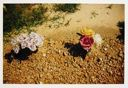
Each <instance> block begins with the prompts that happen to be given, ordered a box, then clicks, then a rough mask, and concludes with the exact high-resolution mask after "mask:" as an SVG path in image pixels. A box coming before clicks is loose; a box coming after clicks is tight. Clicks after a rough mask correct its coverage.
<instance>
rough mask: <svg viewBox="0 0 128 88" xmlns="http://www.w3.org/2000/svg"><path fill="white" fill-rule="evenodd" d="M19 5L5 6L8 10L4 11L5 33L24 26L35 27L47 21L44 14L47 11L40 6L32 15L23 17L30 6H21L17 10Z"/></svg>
mask: <svg viewBox="0 0 128 88" xmlns="http://www.w3.org/2000/svg"><path fill="white" fill-rule="evenodd" d="M16 6H17V4H5V7H6V9H7V10H4V12H3V13H4V14H3V16H4V19H3V21H4V22H3V23H4V24H3V26H4V32H6V31H11V29H13V28H15V29H20V28H22V27H23V26H27V27H30V26H33V25H37V24H40V23H42V22H43V21H45V19H46V18H45V17H44V13H45V12H46V10H47V9H45V8H43V7H42V6H39V7H38V8H35V9H33V10H32V12H31V14H29V15H23V14H24V10H25V8H27V9H28V7H29V4H25V5H24V4H20V5H19V7H20V8H18V9H17V7H16Z"/></svg>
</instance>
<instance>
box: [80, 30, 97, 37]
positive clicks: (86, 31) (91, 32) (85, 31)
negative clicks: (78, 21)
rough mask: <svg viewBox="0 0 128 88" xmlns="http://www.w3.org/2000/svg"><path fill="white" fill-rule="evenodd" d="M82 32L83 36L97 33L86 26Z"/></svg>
mask: <svg viewBox="0 0 128 88" xmlns="http://www.w3.org/2000/svg"><path fill="white" fill-rule="evenodd" d="M81 34H82V35H83V36H84V35H86V36H89V37H92V36H93V35H94V34H95V32H94V31H93V30H92V29H90V28H84V29H82V30H81Z"/></svg>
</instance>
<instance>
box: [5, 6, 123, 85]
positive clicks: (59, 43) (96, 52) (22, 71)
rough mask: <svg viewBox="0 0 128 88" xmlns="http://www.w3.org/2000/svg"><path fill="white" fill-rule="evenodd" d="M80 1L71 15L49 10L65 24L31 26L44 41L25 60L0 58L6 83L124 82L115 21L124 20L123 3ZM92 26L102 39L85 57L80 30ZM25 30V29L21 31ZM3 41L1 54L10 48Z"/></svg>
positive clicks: (121, 45)
mask: <svg viewBox="0 0 128 88" xmlns="http://www.w3.org/2000/svg"><path fill="white" fill-rule="evenodd" d="M108 6H109V5H107V4H106V5H95V4H94V5H91V4H81V5H80V7H79V10H78V11H76V12H75V13H71V14H59V13H55V12H48V13H47V14H46V15H49V17H52V16H55V15H60V16H62V15H63V16H64V20H62V19H59V20H58V22H60V23H65V24H62V25H60V26H59V27H56V24H57V22H50V21H49V22H46V23H43V24H42V25H38V26H36V27H32V29H34V30H35V31H36V32H37V33H38V34H40V35H42V36H44V38H45V40H44V44H43V46H42V47H39V49H38V51H37V52H36V53H32V55H30V56H29V58H28V59H27V60H22V61H21V62H19V61H18V60H17V59H14V60H13V61H12V63H8V62H7V59H5V57H4V58H3V83H5V84H10V83H11V84H28V83H30V84H47V83H48V84H60V83H64V84H76V83H77V84H93V83H94V84H95V83H96V84H120V83H121V84H122V83H124V44H123V43H122V42H121V41H120V40H119V39H118V38H117V36H118V35H120V31H119V27H118V26H117V23H118V22H119V21H124V5H112V7H111V8H107V7H108ZM84 27H89V28H92V29H93V30H94V31H95V32H96V33H99V34H100V35H101V36H102V38H103V41H104V42H103V44H102V46H101V47H98V48H93V49H92V50H91V52H90V53H89V55H87V56H86V57H85V58H84V57H83V56H84V54H85V53H84V51H83V50H82V49H81V47H80V46H79V39H80V36H79V35H78V34H77V33H80V30H81V29H82V28H84ZM24 31H25V30H24ZM10 49H11V48H10V44H9V43H4V55H5V54H6V53H7V52H8V51H9V50H10Z"/></svg>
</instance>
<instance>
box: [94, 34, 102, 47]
mask: <svg viewBox="0 0 128 88" xmlns="http://www.w3.org/2000/svg"><path fill="white" fill-rule="evenodd" d="M93 39H94V42H95V43H96V45H97V46H99V45H101V44H102V42H103V40H102V38H101V36H100V34H98V33H96V34H95V35H94V36H93Z"/></svg>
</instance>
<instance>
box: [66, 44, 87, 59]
mask: <svg viewBox="0 0 128 88" xmlns="http://www.w3.org/2000/svg"><path fill="white" fill-rule="evenodd" d="M64 48H67V49H68V52H69V53H70V55H72V56H73V57H79V56H80V57H82V58H83V59H84V58H85V57H86V54H87V51H85V50H84V49H83V48H82V47H81V45H80V43H77V44H73V43H65V46H64Z"/></svg>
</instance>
